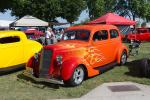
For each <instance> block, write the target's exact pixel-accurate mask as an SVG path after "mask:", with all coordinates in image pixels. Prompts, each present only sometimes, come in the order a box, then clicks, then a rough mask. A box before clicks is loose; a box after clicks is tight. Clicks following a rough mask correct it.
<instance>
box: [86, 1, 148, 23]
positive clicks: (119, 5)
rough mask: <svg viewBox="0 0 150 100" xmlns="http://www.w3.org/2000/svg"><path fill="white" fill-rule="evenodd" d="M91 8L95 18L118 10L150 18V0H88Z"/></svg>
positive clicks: (91, 16)
mask: <svg viewBox="0 0 150 100" xmlns="http://www.w3.org/2000/svg"><path fill="white" fill-rule="evenodd" d="M86 2H87V6H88V9H89V15H90V16H89V17H90V19H95V18H97V17H99V16H101V15H103V14H104V13H107V12H116V10H118V9H119V10H118V11H119V12H120V13H119V14H120V15H122V16H126V15H129V14H132V15H131V16H132V17H133V20H135V17H141V18H146V19H147V20H150V1H149V0H86Z"/></svg>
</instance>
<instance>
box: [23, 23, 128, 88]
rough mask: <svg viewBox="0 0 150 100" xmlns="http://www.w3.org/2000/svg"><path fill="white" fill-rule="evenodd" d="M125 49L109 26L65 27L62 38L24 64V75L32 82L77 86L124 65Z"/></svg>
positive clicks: (114, 29)
mask: <svg viewBox="0 0 150 100" xmlns="http://www.w3.org/2000/svg"><path fill="white" fill-rule="evenodd" d="M127 57H128V49H127V47H126V46H125V45H123V44H122V42H121V36H120V32H119V31H118V29H117V28H116V27H115V26H112V25H81V26H73V27H70V28H68V29H67V30H66V31H65V33H64V34H63V37H62V40H61V42H59V43H56V44H54V45H49V46H45V47H44V48H43V50H42V51H41V52H40V53H38V54H35V55H34V57H32V58H31V59H30V60H29V61H28V63H27V66H26V70H25V71H24V75H25V76H27V77H30V78H32V79H34V80H36V81H46V82H51V83H56V84H64V83H65V84H69V85H71V86H76V85H79V84H81V83H82V82H83V80H84V78H85V77H92V76H95V75H98V74H100V73H102V72H103V71H104V70H106V69H108V68H110V67H112V66H114V65H116V64H119V65H122V64H125V63H126V61H127Z"/></svg>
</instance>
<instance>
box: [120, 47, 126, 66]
mask: <svg viewBox="0 0 150 100" xmlns="http://www.w3.org/2000/svg"><path fill="white" fill-rule="evenodd" d="M126 62H127V52H126V51H125V50H124V51H123V52H122V54H121V57H120V65H124V64H125V63H126Z"/></svg>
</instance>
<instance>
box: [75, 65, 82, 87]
mask: <svg viewBox="0 0 150 100" xmlns="http://www.w3.org/2000/svg"><path fill="white" fill-rule="evenodd" d="M73 80H74V83H75V84H76V85H79V84H81V83H82V81H83V80H84V70H83V68H82V67H77V68H76V69H75V71H74V74H73Z"/></svg>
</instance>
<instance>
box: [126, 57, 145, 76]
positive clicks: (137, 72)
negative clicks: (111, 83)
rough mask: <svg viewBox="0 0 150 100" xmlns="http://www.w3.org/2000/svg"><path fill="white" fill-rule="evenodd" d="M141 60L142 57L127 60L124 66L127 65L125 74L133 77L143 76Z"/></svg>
mask: <svg viewBox="0 0 150 100" xmlns="http://www.w3.org/2000/svg"><path fill="white" fill-rule="evenodd" d="M141 60H142V59H139V60H134V61H131V62H127V63H126V66H127V67H128V69H129V72H126V73H125V74H126V75H129V76H133V77H140V78H141V77H143V76H142V74H141V66H142V65H141Z"/></svg>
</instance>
